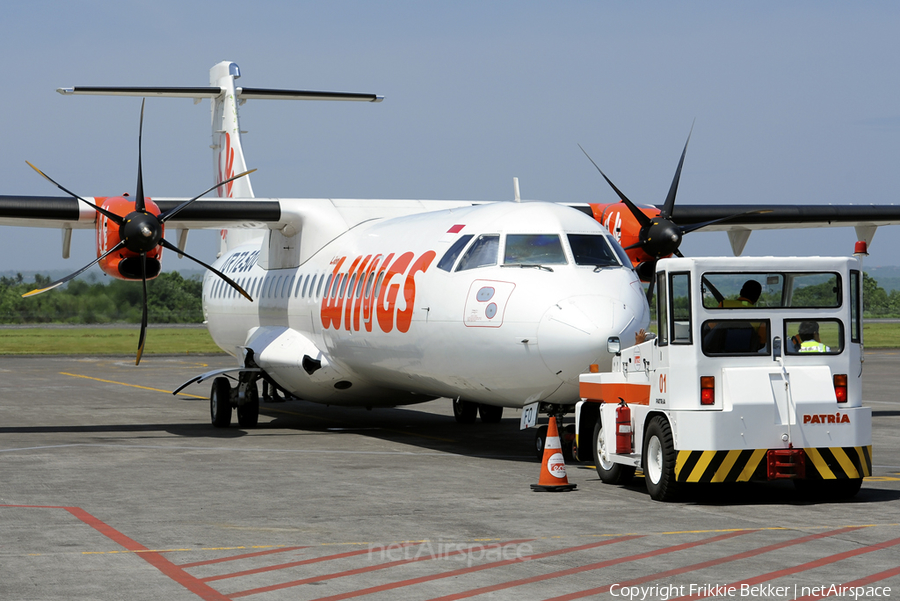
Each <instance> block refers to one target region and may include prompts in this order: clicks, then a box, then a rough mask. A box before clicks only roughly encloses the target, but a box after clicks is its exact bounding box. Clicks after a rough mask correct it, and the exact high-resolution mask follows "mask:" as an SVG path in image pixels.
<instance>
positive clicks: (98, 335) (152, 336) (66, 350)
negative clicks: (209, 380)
mask: <svg viewBox="0 0 900 601" xmlns="http://www.w3.org/2000/svg"><path fill="white" fill-rule="evenodd" d="M139 333H140V326H134V327H122V328H15V329H6V328H3V329H0V355H133V354H135V353H136V352H137V345H138V335H139ZM221 352H222V349H220V348H219V347H218V346H216V345H215V343H214V342H213V340H212V338H211V337H210V335H209V332H207V331H206V328H154V327H153V326H152V325H151V326H150V327H148V328H147V340H146V341H145V342H144V354H145V355H148V354H149V355H154V354H156V355H178V354H214V353H221Z"/></svg>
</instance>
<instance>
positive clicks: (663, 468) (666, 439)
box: [643, 416, 678, 501]
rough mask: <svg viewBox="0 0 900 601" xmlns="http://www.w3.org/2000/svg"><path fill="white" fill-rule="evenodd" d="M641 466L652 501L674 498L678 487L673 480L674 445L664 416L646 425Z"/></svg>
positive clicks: (670, 429) (655, 418) (657, 417)
mask: <svg viewBox="0 0 900 601" xmlns="http://www.w3.org/2000/svg"><path fill="white" fill-rule="evenodd" d="M643 468H644V480H645V481H646V482H647V492H649V493H650V498H652V499H653V500H654V501H670V500H672V499H673V498H675V493H676V491H677V489H678V484H677V482H675V445H674V443H673V442H672V428H671V427H670V426H669V422H668V421H667V420H666V419H665V418H664V417H661V416H656V417H654V418H653V419H651V420H650V423H649V424H648V425H647V435H646V436H645V437H644V453H643Z"/></svg>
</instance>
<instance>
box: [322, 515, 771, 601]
mask: <svg viewBox="0 0 900 601" xmlns="http://www.w3.org/2000/svg"><path fill="white" fill-rule="evenodd" d="M751 532H755V531H754V530H745V531H740V532H729V533H727V534H720V535H719V536H713V537H710V538H704V539H701V540H697V541H693V542H690V543H682V544H680V545H673V546H671V547H664V548H662V549H656V550H654V551H647V552H645V553H638V554H637V555H629V556H626V557H616V558H614V559H607V560H606V561H600V562H597V563H591V564H588V565H584V566H578V567H575V568H569V569H568V570H560V571H558V572H550V573H549V574H539V575H537V576H531V577H529V578H520V579H518V580H511V581H509V582H502V583H499V584H494V585H491V586H483V587H481V588H476V589H472V590H468V591H463V592H461V593H457V594H454V595H446V596H444V597H438V598H436V599H432V600H431V601H451V600H452V599H466V598H468V597H474V596H476V595H483V594H484V593H489V592H493V591H499V590H505V589H508V588H513V587H516V586H522V585H523V584H531V583H533V582H541V581H543V580H550V579H553V578H561V577H563V576H571V575H572V574H579V573H581V572H589V571H591V570H597V569H600V568H605V567H608V566H612V565H617V564H620V563H627V562H630V561H637V560H639V559H647V558H650V557H656V556H658V555H664V554H666V553H677V552H679V551H684V550H686V549H691V548H693V547H699V546H700V545H707V544H710V543H716V542H719V541H723V540H728V539H730V538H734V537H736V536H741V535H744V534H750V533H751ZM606 588H607V589H608V588H609V586H607V587H606ZM560 598H563V597H560ZM575 598H577V597H575ZM316 601H323V600H320V599H317V600H316ZM548 601H549V600H548Z"/></svg>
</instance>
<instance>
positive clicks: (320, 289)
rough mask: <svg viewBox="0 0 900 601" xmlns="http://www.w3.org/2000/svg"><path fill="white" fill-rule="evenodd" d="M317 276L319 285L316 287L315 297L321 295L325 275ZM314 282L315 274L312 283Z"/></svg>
mask: <svg viewBox="0 0 900 601" xmlns="http://www.w3.org/2000/svg"><path fill="white" fill-rule="evenodd" d="M318 277H319V285H318V286H317V287H316V298H319V296H321V294H322V282H324V281H325V276H324V275H319V276H318ZM329 277H331V276H329ZM315 283H316V276H313V284H315ZM310 290H312V284H311V285H310ZM310 294H312V292H310Z"/></svg>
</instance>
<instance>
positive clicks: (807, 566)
mask: <svg viewBox="0 0 900 601" xmlns="http://www.w3.org/2000/svg"><path fill="white" fill-rule="evenodd" d="M896 545H900V538H895V539H891V540H887V541H884V542H881V543H876V544H874V545H868V546H866V547H862V548H859V549H853V550H852V551H844V552H843V553H835V554H834V555H828V556H826V557H822V558H820V559H815V560H813V561H808V562H806V563H802V564H800V565H797V566H793V567H790V568H784V569H781V570H775V571H774V572H768V573H766V574H760V575H759V576H755V577H753V578H746V579H744V580H739V581H737V582H732V583H731V584H726V585H724V586H726V587H732V586H733V587H737V588H740V587H741V585H748V586H753V585H755V584H760V583H763V582H768V581H770V580H775V579H776V578H781V577H783V576H790V575H792V574H796V573H798V572H806V571H809V570H812V569H814V568H820V567H822V566H826V565H828V564H832V563H834V562H836V561H841V560H844V559H849V558H851V557H856V556H857V555H862V554H864V553H871V552H873V551H880V550H882V549H887V548H890V547H894V546H896ZM890 571H891V570H888V572H890ZM885 577H888V576H885ZM624 584H625V583H623V585H624ZM708 596H709V595H689V596H684V597H678V599H679V600H685V601H686V600H687V599H702V598H704V597H708ZM548 601H549V600H548ZM672 601H675V600H674V599H673V600H672Z"/></svg>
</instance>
